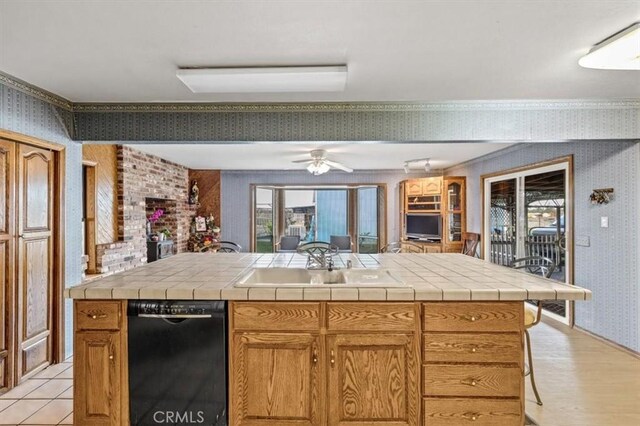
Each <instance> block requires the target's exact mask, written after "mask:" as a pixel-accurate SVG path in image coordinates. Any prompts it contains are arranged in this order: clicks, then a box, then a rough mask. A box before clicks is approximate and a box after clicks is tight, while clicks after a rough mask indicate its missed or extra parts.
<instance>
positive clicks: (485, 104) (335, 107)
mask: <svg viewBox="0 0 640 426" xmlns="http://www.w3.org/2000/svg"><path fill="white" fill-rule="evenodd" d="M0 84H3V85H5V86H8V87H11V88H14V89H16V90H19V91H21V92H23V93H26V94H28V95H30V96H33V97H35V98H38V99H40V100H43V101H45V102H48V103H50V104H52V105H54V106H56V107H59V108H62V109H64V110H67V111H72V112H74V113H75V112H78V113H119V112H120V113H132V112H141V113H149V112H173V113H180V112H195V113H238V112H447V111H448V112H464V111H536V110H556V111H557V110H576V109H580V110H585V109H586V110H612V109H640V99H615V100H597V99H595V100H590V99H582V100H554V99H549V100H536V101H531V100H494V101H448V102H313V103H311V102H307V103H201V102H199V103H187V102H184V103H176V102H158V103H103V102H72V101H70V100H68V99H65V98H63V97H62V96H59V95H56V94H55V93H51V92H49V91H47V90H44V89H41V88H39V87H37V86H34V85H33V84H30V83H27V82H26V81H23V80H20V79H19V78H17V77H13V76H11V75H9V74H6V73H3V72H2V71H0Z"/></svg>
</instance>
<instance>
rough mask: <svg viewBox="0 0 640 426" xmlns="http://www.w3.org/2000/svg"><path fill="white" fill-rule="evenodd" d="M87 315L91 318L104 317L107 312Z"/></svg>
mask: <svg viewBox="0 0 640 426" xmlns="http://www.w3.org/2000/svg"><path fill="white" fill-rule="evenodd" d="M87 316H88V317H89V318H91V319H104V318H106V317H107V314H87Z"/></svg>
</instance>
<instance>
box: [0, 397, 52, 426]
mask: <svg viewBox="0 0 640 426" xmlns="http://www.w3.org/2000/svg"><path fill="white" fill-rule="evenodd" d="M48 402H49V400H47V399H23V400H20V401H18V402H16V403H14V404H11V405H10V406H9V408H7V409H5V410H3V411H2V415H1V416H0V425H16V424H19V423H22V422H23V421H25V420H26V419H27V418H28V417H30V416H32V415H33V414H34V413H35V412H36V411H38V410H39V409H40V408H42V407H44V406H45V405H46V404H47V403H48Z"/></svg>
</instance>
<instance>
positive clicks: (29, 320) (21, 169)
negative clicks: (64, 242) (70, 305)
mask: <svg viewBox="0 0 640 426" xmlns="http://www.w3.org/2000/svg"><path fill="white" fill-rule="evenodd" d="M17 169H18V185H17V191H16V194H17V198H18V209H17V210H18V215H17V225H18V261H17V268H18V286H17V288H18V291H17V301H18V303H17V307H18V312H17V314H18V315H17V322H18V324H17V327H18V328H17V329H18V339H17V352H18V355H17V357H16V362H17V366H18V370H17V374H18V381H21V380H22V379H24V378H27V377H29V376H31V375H32V374H34V373H35V372H37V371H39V370H40V369H42V368H44V367H46V366H47V365H48V364H50V363H51V359H52V338H53V336H52V325H53V314H52V308H53V279H54V277H53V224H54V221H53V217H54V209H55V206H54V198H53V196H54V186H55V181H54V173H55V161H54V154H53V152H51V151H49V150H46V149H41V148H35V147H32V146H29V145H23V144H19V145H18V156H17Z"/></svg>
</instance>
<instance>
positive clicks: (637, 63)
mask: <svg viewBox="0 0 640 426" xmlns="http://www.w3.org/2000/svg"><path fill="white" fill-rule="evenodd" d="M578 64H580V66H582V67H584V68H596V69H604V70H640V22H637V23H635V24H633V25H631V26H630V27H628V28H626V29H624V30H622V31H620V32H619V33H617V34H615V35H613V36H611V37H609V38H607V39H606V40H604V41H602V42H600V43H598V44H596V45H595V46H594V47H593V48H592V49H591V50H590V51H589V53H587V54H586V55H584V56H583V57H582V58H580V60H579V61H578Z"/></svg>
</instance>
